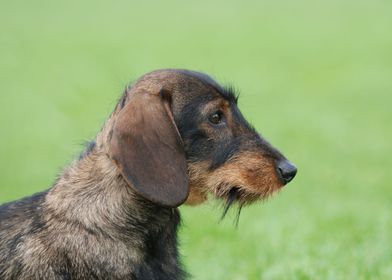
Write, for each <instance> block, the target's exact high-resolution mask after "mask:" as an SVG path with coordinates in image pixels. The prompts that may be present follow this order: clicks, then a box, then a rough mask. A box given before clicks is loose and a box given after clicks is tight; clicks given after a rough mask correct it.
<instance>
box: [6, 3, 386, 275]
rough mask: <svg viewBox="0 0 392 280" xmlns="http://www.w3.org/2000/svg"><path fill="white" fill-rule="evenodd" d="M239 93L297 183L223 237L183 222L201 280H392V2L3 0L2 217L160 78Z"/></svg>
mask: <svg viewBox="0 0 392 280" xmlns="http://www.w3.org/2000/svg"><path fill="white" fill-rule="evenodd" d="M167 67H181V68H189V69H195V70H200V71H204V72H207V73H210V74H211V75H212V76H214V77H215V78H216V79H218V80H219V81H221V82H223V83H225V82H229V83H232V84H234V85H235V86H236V87H237V88H239V89H240V92H241V97H240V100H239V106H240V108H241V109H242V111H243V112H244V114H245V116H246V117H247V118H248V119H249V120H250V121H251V123H253V124H254V125H255V126H256V128H257V129H258V130H259V131H260V132H261V133H262V134H263V135H264V136H265V137H266V138H267V139H269V140H270V141H271V142H272V143H273V144H274V145H275V146H277V147H279V148H280V149H281V150H282V151H283V152H284V153H285V154H286V155H287V157H288V158H290V159H291V160H292V161H293V162H294V163H295V164H296V165H297V166H298V169H299V173H298V176H297V178H296V179H295V180H294V181H293V182H292V183H290V184H289V185H288V186H287V188H284V190H283V191H282V192H280V193H279V194H278V195H276V196H274V197H273V198H271V199H270V200H268V201H267V202H264V203H259V204H257V205H253V206H250V207H247V208H245V209H243V211H242V215H241V219H240V224H239V227H238V228H237V229H235V227H234V226H233V224H232V219H233V217H234V213H232V214H231V216H230V215H229V217H228V218H227V219H225V220H224V221H223V222H219V217H220V215H221V213H222V209H221V206H220V205H219V204H218V203H216V202H215V203H214V202H212V203H210V204H207V205H205V206H202V207H197V208H190V207H181V212H182V215H183V220H184V222H183V226H182V229H181V231H180V239H181V252H182V255H183V262H184V263H185V266H186V269H187V270H188V271H189V272H190V273H191V274H193V276H194V279H236V280H239V279H392V244H391V242H392V220H391V219H392V214H391V213H392V189H391V181H392V129H391V128H392V110H391V104H392V2H391V1H386V0H367V1H365V0H355V1H354V0H347V1H342V0H331V1H317V0H316V1H311V0H298V1H288V0H286V1H285V0H277V1H272V0H269V1H267V0H262V1H248V0H246V1H231V0H229V1H223V0H222V1H207V0H201V1H179V0H178V1H173V0H168V1H141V0H140V1H91V0H86V1H61V2H58V1H41V0H39V1H38V0H36V1H27V0H25V1H19V0H15V1H6V0H0V105H1V107H0V129H1V130H0V133H1V137H0V202H5V201H9V200H13V199H17V198H20V197H22V196H27V195H29V194H32V193H34V192H37V191H40V190H43V189H46V188H48V187H49V186H50V185H51V183H52V182H53V179H54V178H55V176H56V174H57V173H58V172H59V170H61V168H62V167H63V166H65V165H67V164H68V163H69V162H70V161H71V160H72V159H73V158H75V157H76V155H77V154H78V153H79V152H80V151H81V150H82V146H81V143H82V142H83V141H85V140H88V139H91V138H93V137H94V135H95V133H96V132H97V131H98V130H99V128H100V126H101V125H102V123H103V122H104V120H105V118H106V117H107V116H108V114H109V113H110V111H111V110H112V108H113V106H114V104H115V102H116V100H117V98H118V97H119V95H120V94H121V93H122V90H123V88H124V86H125V85H126V84H127V83H128V82H129V81H131V80H133V79H136V78H137V77H139V76H140V75H141V74H143V73H145V72H148V71H150V70H153V69H157V68H167Z"/></svg>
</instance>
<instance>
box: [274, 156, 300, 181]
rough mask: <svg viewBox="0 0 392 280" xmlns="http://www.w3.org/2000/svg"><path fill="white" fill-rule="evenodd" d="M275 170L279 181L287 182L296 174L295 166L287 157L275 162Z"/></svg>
mask: <svg viewBox="0 0 392 280" xmlns="http://www.w3.org/2000/svg"><path fill="white" fill-rule="evenodd" d="M277 172H278V174H279V177H280V179H281V181H282V182H283V183H284V184H287V183H288V182H290V181H291V180H293V179H294V177H295V175H296V174H297V168H296V167H295V165H294V164H292V163H291V162H290V161H288V160H287V159H283V160H280V161H279V162H278V164H277Z"/></svg>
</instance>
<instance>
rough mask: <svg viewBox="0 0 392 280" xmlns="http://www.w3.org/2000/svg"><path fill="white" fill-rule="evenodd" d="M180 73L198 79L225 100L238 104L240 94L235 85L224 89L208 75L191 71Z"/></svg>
mask: <svg viewBox="0 0 392 280" xmlns="http://www.w3.org/2000/svg"><path fill="white" fill-rule="evenodd" d="M179 71H180V72H182V73H183V74H185V75H188V76H191V77H193V78H195V79H198V80H199V81H201V82H202V83H203V84H205V85H207V86H210V87H212V88H214V89H215V90H216V91H217V92H218V93H219V94H220V95H222V97H223V98H225V99H226V100H228V101H229V102H234V103H235V104H237V101H238V97H239V94H237V91H236V89H235V87H234V86H233V85H228V86H223V87H222V86H221V85H220V84H218V83H217V82H216V81H214V80H213V79H212V78H211V77H210V76H208V75H207V74H204V73H201V72H197V71H190V70H179Z"/></svg>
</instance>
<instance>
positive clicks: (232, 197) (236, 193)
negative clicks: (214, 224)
mask: <svg viewBox="0 0 392 280" xmlns="http://www.w3.org/2000/svg"><path fill="white" fill-rule="evenodd" d="M239 197H240V189H239V188H236V187H234V188H232V189H231V190H230V191H229V193H228V196H227V199H226V203H225V205H224V208H223V213H222V216H221V220H223V219H224V218H225V217H226V214H227V212H228V211H229V209H230V208H231V207H232V206H233V205H235V202H237V201H238V198H239ZM242 206H243V203H241V202H239V201H238V208H237V213H236V216H235V218H234V225H235V227H236V228H237V227H238V223H239V220H240V215H241V210H242Z"/></svg>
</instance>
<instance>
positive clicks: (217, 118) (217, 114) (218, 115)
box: [208, 111, 223, 124]
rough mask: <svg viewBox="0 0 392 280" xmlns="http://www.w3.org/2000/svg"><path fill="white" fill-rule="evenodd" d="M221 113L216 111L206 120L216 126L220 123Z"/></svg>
mask: <svg viewBox="0 0 392 280" xmlns="http://www.w3.org/2000/svg"><path fill="white" fill-rule="evenodd" d="M222 115H223V114H222V112H221V111H217V112H215V113H213V114H212V115H210V116H209V117H208V120H209V121H210V122H211V123H213V124H218V123H220V122H221V121H222Z"/></svg>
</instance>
